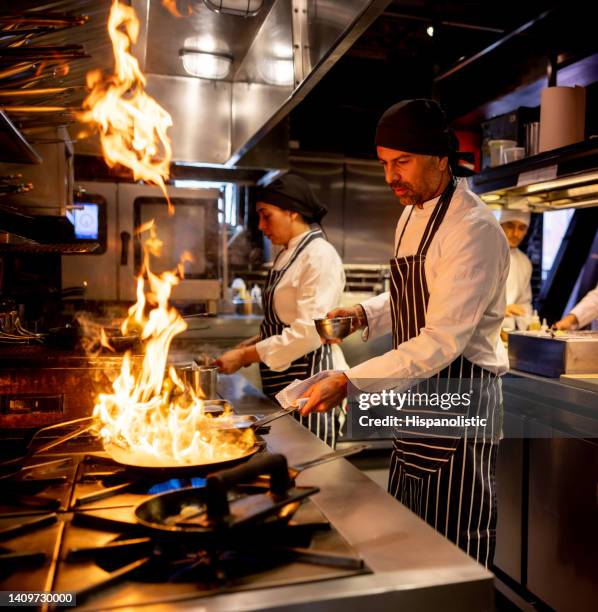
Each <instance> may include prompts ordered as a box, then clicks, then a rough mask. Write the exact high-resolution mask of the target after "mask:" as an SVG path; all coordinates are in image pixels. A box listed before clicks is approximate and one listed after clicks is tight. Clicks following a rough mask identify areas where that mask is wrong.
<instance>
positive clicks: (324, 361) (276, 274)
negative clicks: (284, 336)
mask: <svg viewBox="0 0 598 612" xmlns="http://www.w3.org/2000/svg"><path fill="white" fill-rule="evenodd" d="M318 239H321V240H325V238H324V233H323V232H322V230H313V231H310V232H309V233H308V234H307V235H306V236H305V237H304V238H303V239H302V240H301V242H300V243H299V244H298V245H297V248H296V249H295V251H294V253H293V254H292V255H291V257H290V259H289V261H288V262H287V263H286V264H285V265H284V266H283V267H282V268H281V269H280V270H274V266H273V267H272V270H270V273H269V274H268V280H267V281H266V287H265V289H264V292H263V294H262V306H263V309H264V320H263V321H262V324H261V326H260V340H263V339H265V338H269V337H270V336H277V335H279V334H281V333H282V332H283V330H284V329H285V328H286V327H289V325H287V324H286V323H283V322H282V321H281V320H280V319H279V318H278V315H277V314H276V309H275V308H274V294H275V292H276V287H277V285H278V283H279V282H280V280H281V278H282V277H283V276H284V274H285V272H286V271H287V270H288V269H289V268H290V267H291V266H292V265H293V263H294V262H295V261H296V259H297V257H299V255H300V254H301V252H302V251H303V249H305V248H306V247H307V245H308V244H309V243H310V242H312V240H318ZM274 264H276V261H275V262H274ZM332 367H333V363H332V347H331V346H330V345H329V344H322V345H321V346H320V347H319V348H317V349H316V350H315V351H312V352H311V353H307V355H303V356H302V357H299V358H298V359H295V361H293V362H292V363H291V365H290V366H289V367H288V369H286V370H284V371H282V372H276V371H274V370H271V369H270V368H268V366H267V365H266V364H265V363H263V362H262V363H260V374H261V376H262V390H263V392H264V393H265V394H266V395H267V396H268V397H269V398H271V399H275V397H274V396H275V395H276V394H277V393H278V392H279V391H281V390H282V389H284V387H286V386H287V385H289V384H290V383H292V382H293V381H294V380H295V379H300V380H303V379H305V378H309V377H310V376H313V375H314V374H317V373H318V372H321V371H322V370H330V369H332ZM338 414H339V408H338V407H337V408H334V409H333V410H330V411H329V412H326V413H314V414H310V415H309V416H307V417H302V416H300V415H298V414H297V413H294V415H295V416H296V418H297V419H298V420H299V421H300V422H301V424H302V425H304V426H305V427H307V428H308V429H309V430H310V431H311V432H313V433H314V434H316V436H318V438H320V439H321V440H323V441H324V442H326V443H327V444H329V445H330V446H332V447H333V448H334V447H335V445H336V439H337V437H338V428H339V419H338Z"/></svg>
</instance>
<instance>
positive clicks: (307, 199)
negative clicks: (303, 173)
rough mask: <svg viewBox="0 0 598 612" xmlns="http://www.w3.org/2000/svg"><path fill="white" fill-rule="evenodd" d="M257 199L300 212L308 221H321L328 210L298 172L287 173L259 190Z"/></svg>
mask: <svg viewBox="0 0 598 612" xmlns="http://www.w3.org/2000/svg"><path fill="white" fill-rule="evenodd" d="M256 199H257V201H259V202H266V204H273V205H274V206H278V207H279V208H283V209H284V210H293V211H295V212H298V213H299V214H300V215H301V216H302V217H303V218H304V219H305V220H306V221H307V222H308V223H314V222H315V223H320V221H321V220H322V218H323V217H324V215H325V214H326V213H327V212H328V209H327V208H326V207H325V206H322V204H320V202H318V198H316V194H315V193H314V192H313V190H312V188H311V187H310V185H309V183H308V182H307V181H306V180H305V179H303V178H301V177H300V176H297V175H296V174H285V175H284V176H282V177H280V178H278V179H276V180H275V181H273V182H272V183H270V185H268V186H267V187H261V188H260V189H258V191H257V196H256Z"/></svg>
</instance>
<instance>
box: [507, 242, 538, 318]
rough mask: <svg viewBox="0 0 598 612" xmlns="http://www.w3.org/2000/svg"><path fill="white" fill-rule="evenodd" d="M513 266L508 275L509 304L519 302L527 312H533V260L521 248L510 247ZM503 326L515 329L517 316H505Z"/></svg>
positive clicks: (527, 313)
mask: <svg viewBox="0 0 598 612" xmlns="http://www.w3.org/2000/svg"><path fill="white" fill-rule="evenodd" d="M510 260H511V266H510V268H509V276H508V277H507V306H509V305H510V304H519V305H520V306H523V307H524V308H525V314H526V315H531V314H532V285H531V279H532V262H531V261H530V260H529V257H528V256H527V255H526V254H525V253H524V252H523V251H521V250H520V249H510ZM503 327H511V328H513V329H515V327H516V325H515V318H514V317H505V321H504V323H503Z"/></svg>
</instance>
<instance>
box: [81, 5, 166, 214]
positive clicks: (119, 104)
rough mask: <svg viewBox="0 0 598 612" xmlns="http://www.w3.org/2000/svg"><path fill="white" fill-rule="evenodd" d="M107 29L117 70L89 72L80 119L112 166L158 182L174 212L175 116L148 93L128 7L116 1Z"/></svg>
mask: <svg viewBox="0 0 598 612" xmlns="http://www.w3.org/2000/svg"><path fill="white" fill-rule="evenodd" d="M108 33H109V34H110V40H111V41H112V50H113V52H114V62H115V66H114V74H112V75H105V74H104V73H103V72H102V70H93V71H91V72H89V73H88V74H87V87H88V89H89V90H90V91H89V95H88V96H87V97H86V98H85V100H84V101H83V108H84V109H85V110H84V111H83V112H81V113H79V115H78V118H79V120H80V121H81V122H83V123H87V124H90V125H92V126H93V127H94V128H95V129H97V131H98V132H99V135H100V142H101V145H102V151H103V154H104V159H105V160H106V163H107V164H108V165H109V166H110V167H114V166H115V165H116V164H122V165H123V166H126V167H127V168H130V169H131V170H132V171H133V176H134V178H135V180H144V181H147V182H148V183H152V184H154V185H158V187H160V189H161V190H162V192H163V193H164V196H165V198H166V200H167V201H168V210H169V212H170V213H171V214H172V212H173V211H174V208H173V207H172V204H171V203H170V199H169V198H168V194H167V193H166V184H165V180H166V179H168V177H169V175H170V160H171V157H172V148H171V145H170V140H169V138H168V136H167V133H166V132H167V130H168V128H169V127H171V126H172V118H171V116H170V115H169V114H168V112H166V111H165V110H164V109H163V108H162V107H161V106H160V105H159V104H158V103H157V102H156V100H154V98H152V97H151V96H149V95H148V94H147V93H146V92H145V85H146V79H145V76H144V74H143V72H141V69H140V68H139V63H138V61H137V59H136V58H135V57H134V56H133V55H131V52H130V49H131V45H132V44H134V43H135V42H136V41H137V37H138V35H139V20H138V19H137V15H136V13H135V11H134V9H132V8H131V7H129V6H126V5H124V4H121V3H120V2H119V1H118V0H113V2H112V8H111V9H110V16H109V18H108Z"/></svg>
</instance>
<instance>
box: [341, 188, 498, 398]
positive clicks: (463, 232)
mask: <svg viewBox="0 0 598 612" xmlns="http://www.w3.org/2000/svg"><path fill="white" fill-rule="evenodd" d="M438 200H439V198H434V199H433V200H429V201H428V202H425V203H424V205H423V209H418V208H415V209H414V210H413V214H412V215H411V218H410V220H409V223H408V225H407V228H406V230H405V233H404V235H403V239H402V241H401V245H400V248H399V252H398V255H399V256H408V255H414V254H415V253H416V251H417V248H418V246H419V243H420V240H421V237H422V234H423V232H424V230H425V227H426V225H427V223H428V220H429V218H430V215H431V214H432V211H433V209H434V207H435V205H436V203H437V202H438ZM409 212H410V207H407V208H406V210H405V211H404V212H403V214H402V215H401V217H400V219H399V222H398V225H397V229H396V234H395V249H396V242H397V241H398V238H399V236H400V234H401V232H402V230H403V226H404V225H405V222H406V220H407V219H408V218H409ZM424 266H425V272H426V278H427V283H428V289H429V292H430V299H429V302H428V308H427V311H426V324H425V326H424V327H423V328H422V330H421V331H420V334H419V335H418V336H417V337H415V338H412V339H411V340H408V341H407V342H404V343H403V344H401V345H400V346H399V347H398V348H397V349H393V350H391V351H389V352H387V353H385V354H383V355H381V356H379V357H374V358H373V359H369V360H368V361H365V362H364V363H362V364H360V365H358V366H356V367H353V368H351V369H349V370H348V372H346V374H347V376H348V377H349V379H350V380H351V381H352V382H353V383H354V384H355V385H356V386H357V387H359V388H361V389H363V390H369V391H377V390H382V389H384V388H388V379H413V378H428V377H430V376H433V375H434V374H436V373H438V372H439V371H440V370H442V369H443V368H444V367H446V366H447V365H449V364H450V363H451V362H452V361H454V360H455V359H456V358H457V357H459V356H460V355H461V354H462V355H463V356H464V357H466V358H467V359H469V360H470V361H472V362H473V363H475V364H477V365H478V366H481V367H483V368H486V369H487V370H490V371H491V372H493V373H495V374H503V373H504V372H506V371H507V369H508V358H507V354H506V351H505V348H504V346H503V344H502V342H501V340H500V328H501V324H502V321H503V318H504V313H505V307H506V300H505V296H506V293H505V284H506V282H507V276H508V273H509V246H508V243H507V239H506V237H505V235H504V232H503V230H502V228H501V227H500V225H499V223H498V221H497V220H496V218H495V217H494V215H493V214H492V213H491V212H490V210H489V209H488V208H487V207H486V205H485V204H484V203H483V202H482V201H481V200H480V199H479V198H478V197H477V196H476V195H474V194H473V193H472V192H471V191H470V190H469V188H468V187H467V183H466V181H465V180H463V179H462V180H460V181H459V183H458V185H457V189H456V191H455V194H454V196H453V199H452V202H451V205H450V207H449V209H448V211H447V213H446V216H445V218H444V220H443V222H442V224H441V225H440V228H439V229H438V231H437V233H436V235H435V236H434V238H433V240H432V241H431V243H430V247H429V249H428V253H427V257H426V261H425V264H424ZM362 306H363V308H364V310H365V313H366V315H367V319H368V332H367V337H368V339H369V338H374V337H377V336H380V335H382V334H386V333H388V332H390V331H391V329H392V324H391V313H390V294H389V293H383V294H381V295H379V296H376V297H374V298H371V299H369V300H367V301H366V302H364V303H363V304H362ZM385 380H386V384H385ZM399 384H400V383H399Z"/></svg>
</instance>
